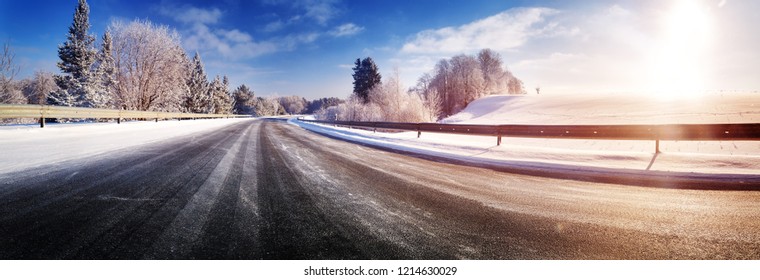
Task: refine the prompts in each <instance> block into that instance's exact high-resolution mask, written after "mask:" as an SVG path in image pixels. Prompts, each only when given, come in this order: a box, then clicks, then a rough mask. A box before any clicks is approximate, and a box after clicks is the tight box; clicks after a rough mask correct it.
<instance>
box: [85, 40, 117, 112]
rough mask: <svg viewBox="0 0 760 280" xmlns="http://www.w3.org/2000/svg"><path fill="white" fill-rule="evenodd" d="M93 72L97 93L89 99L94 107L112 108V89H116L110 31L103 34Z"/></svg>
mask: <svg viewBox="0 0 760 280" xmlns="http://www.w3.org/2000/svg"><path fill="white" fill-rule="evenodd" d="M95 74H96V75H97V77H98V85H97V93H98V94H96V95H95V96H94V98H93V99H92V100H91V101H92V105H93V107H95V108H112V107H114V106H115V104H114V91H115V90H116V85H117V81H116V63H115V62H114V57H113V40H112V39H111V33H110V32H108V31H106V33H105V34H103V41H102V42H101V45H100V50H99V52H98V60H97V62H96V64H95Z"/></svg>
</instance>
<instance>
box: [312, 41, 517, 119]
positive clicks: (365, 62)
mask: <svg viewBox="0 0 760 280" xmlns="http://www.w3.org/2000/svg"><path fill="white" fill-rule="evenodd" d="M354 64H355V66H354V67H353V68H352V70H353V71H354V73H353V74H352V76H353V78H354V82H353V85H354V91H353V93H352V94H351V96H350V97H349V99H348V100H347V102H346V103H343V104H340V105H338V106H334V107H329V108H325V109H322V110H320V111H317V112H316V116H317V118H318V119H325V120H349V121H391V122H431V121H437V120H438V119H441V118H444V117H447V116H450V115H453V114H456V113H458V112H459V111H461V110H463V109H464V108H465V107H467V105H468V104H469V103H470V102H472V101H473V100H475V99H478V98H480V97H483V96H486V95H489V94H504V93H507V94H525V93H526V91H525V88H524V86H523V82H522V81H520V79H518V78H517V77H515V76H514V75H513V74H512V72H510V71H509V70H506V69H505V68H504V67H503V61H502V59H501V56H500V55H499V54H498V53H496V52H494V51H492V50H490V49H483V50H481V51H480V52H479V53H478V54H477V55H476V56H473V55H464V54H462V55H457V56H454V57H452V58H450V59H441V60H440V61H439V62H438V63H437V64H436V66H435V68H434V69H433V70H432V71H431V72H428V73H425V74H423V75H422V77H420V78H419V79H418V81H417V84H416V85H415V86H414V87H412V88H409V89H407V88H406V87H405V86H404V85H403V84H402V83H401V80H400V78H399V73H398V70H397V69H394V71H393V72H392V73H391V75H390V76H389V77H387V78H386V79H385V80H383V77H382V76H381V75H380V73H379V68H378V67H377V65H376V64H375V62H374V61H373V60H372V58H371V57H366V58H364V59H356V61H355V63H354Z"/></svg>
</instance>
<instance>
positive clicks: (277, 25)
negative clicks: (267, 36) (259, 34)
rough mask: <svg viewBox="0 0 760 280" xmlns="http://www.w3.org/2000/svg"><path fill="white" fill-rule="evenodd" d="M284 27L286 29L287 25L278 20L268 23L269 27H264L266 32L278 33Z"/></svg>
mask: <svg viewBox="0 0 760 280" xmlns="http://www.w3.org/2000/svg"><path fill="white" fill-rule="evenodd" d="M283 27H285V23H283V22H282V20H276V21H273V22H270V23H267V25H265V26H264V32H277V31H280V30H281V29H282V28H283Z"/></svg>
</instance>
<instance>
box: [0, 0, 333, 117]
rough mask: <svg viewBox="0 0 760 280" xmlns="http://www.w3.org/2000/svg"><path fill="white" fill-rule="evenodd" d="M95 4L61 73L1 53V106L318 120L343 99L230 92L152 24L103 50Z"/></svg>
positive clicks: (77, 15) (109, 34) (172, 34)
mask: <svg viewBox="0 0 760 280" xmlns="http://www.w3.org/2000/svg"><path fill="white" fill-rule="evenodd" d="M89 13H90V9H89V5H88V4H87V1H86V0H79V2H78V4H77V7H76V9H75V12H74V17H73V22H72V24H71V26H70V27H69V29H68V33H67V36H66V41H65V42H64V43H63V44H62V45H60V46H59V48H58V57H59V59H60V61H59V62H58V63H57V66H58V68H59V69H60V74H53V73H49V72H45V71H37V72H35V73H34V75H33V76H32V77H30V78H26V79H23V80H18V81H17V80H15V78H16V75H17V74H18V73H19V70H20V68H19V67H18V66H17V65H15V63H14V59H15V55H14V53H13V51H12V49H11V48H10V45H9V44H8V43H5V44H4V45H3V49H2V50H0V51H2V52H0V103H6V104H24V103H28V104H41V105H42V104H49V105H58V106H76V107H90V108H107V109H125V110H143V111H167V112H190V113H218V114H226V113H234V114H250V115H256V116H266V115H278V114H288V113H289V114H299V113H311V112H314V111H316V110H319V109H322V108H323V107H325V106H328V105H329V106H332V105H337V104H339V103H340V102H342V100H338V99H318V100H313V101H306V100H305V99H303V98H300V97H295V96H293V97H268V98H265V97H256V96H255V94H254V91H253V90H252V89H250V88H249V87H248V86H246V85H245V84H243V85H240V86H239V87H237V88H236V89H234V90H230V88H229V87H230V82H229V79H228V77H227V76H221V77H220V76H215V77H214V78H213V79H211V80H210V79H209V77H208V76H207V75H206V73H205V69H204V66H203V62H202V60H201V56H200V54H199V53H198V52H196V53H195V55H194V56H193V57H192V58H188V56H187V54H186V52H185V50H184V49H183V48H182V47H181V39H180V36H179V34H178V33H177V32H176V31H175V30H174V29H171V28H169V27H167V26H163V25H155V24H153V23H151V22H150V21H148V20H134V21H132V22H122V21H112V22H111V23H110V25H109V26H108V27H107V28H106V31H105V32H104V34H103V36H102V38H101V39H100V40H99V42H98V45H97V47H96V39H95V36H93V35H91V34H90V33H89V29H90V23H89Z"/></svg>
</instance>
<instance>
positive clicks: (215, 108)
mask: <svg viewBox="0 0 760 280" xmlns="http://www.w3.org/2000/svg"><path fill="white" fill-rule="evenodd" d="M225 79H226V77H225ZM228 84H229V82H224V81H222V80H221V79H219V76H216V78H214V81H213V82H211V86H209V97H210V98H211V100H212V102H211V112H212V113H214V114H228V113H230V111H232V102H231V100H230V95H229V93H228V90H227V85H228Z"/></svg>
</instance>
